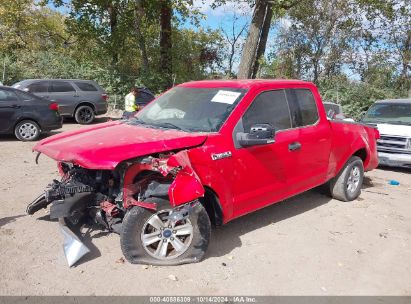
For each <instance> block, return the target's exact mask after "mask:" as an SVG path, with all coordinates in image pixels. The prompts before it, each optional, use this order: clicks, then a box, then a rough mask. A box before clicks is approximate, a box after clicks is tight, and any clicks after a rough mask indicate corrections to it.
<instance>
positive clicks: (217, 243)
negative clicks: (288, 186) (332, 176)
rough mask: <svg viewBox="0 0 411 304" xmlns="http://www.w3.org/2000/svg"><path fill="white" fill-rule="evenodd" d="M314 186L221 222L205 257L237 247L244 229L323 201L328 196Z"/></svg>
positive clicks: (326, 201)
mask: <svg viewBox="0 0 411 304" xmlns="http://www.w3.org/2000/svg"><path fill="white" fill-rule="evenodd" d="M320 192H321V191H320V189H314V190H311V191H308V192H306V193H304V194H300V195H298V196H296V197H293V198H291V199H287V200H285V201H282V202H280V203H277V204H274V205H271V206H268V207H265V208H263V209H261V210H259V211H256V212H253V213H250V214H248V215H245V216H242V217H240V218H238V219H236V220H234V221H232V222H230V223H228V224H226V225H224V226H221V227H217V228H214V229H213V231H212V237H211V241H210V246H209V248H208V253H207V255H206V258H209V257H221V256H224V255H226V254H229V253H230V252H232V251H233V250H234V249H235V248H237V247H241V246H242V242H241V239H240V237H241V236H242V235H244V234H247V233H248V232H251V231H253V230H257V229H259V228H262V227H265V226H268V225H271V224H275V223H278V222H281V221H283V220H286V219H288V218H291V217H294V216H298V215H299V214H302V213H304V212H306V211H308V210H312V209H315V208H317V207H319V206H321V205H324V204H327V203H328V202H329V201H330V200H331V197H329V196H326V195H323V194H321V193H320Z"/></svg>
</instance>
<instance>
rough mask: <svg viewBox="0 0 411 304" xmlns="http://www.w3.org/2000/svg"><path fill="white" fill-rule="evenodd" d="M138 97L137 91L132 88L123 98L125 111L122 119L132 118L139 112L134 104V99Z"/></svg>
mask: <svg viewBox="0 0 411 304" xmlns="http://www.w3.org/2000/svg"><path fill="white" fill-rule="evenodd" d="M137 95H138V89H137V88H136V87H132V88H131V90H130V93H128V94H127V95H126V98H125V111H124V112H123V118H127V119H128V118H130V117H132V116H134V114H136V113H137V111H138V110H139V106H138V104H137V103H136V97H137Z"/></svg>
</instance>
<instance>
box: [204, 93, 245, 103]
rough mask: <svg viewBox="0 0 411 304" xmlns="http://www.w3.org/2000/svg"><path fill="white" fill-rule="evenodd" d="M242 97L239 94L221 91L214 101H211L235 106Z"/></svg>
mask: <svg viewBox="0 0 411 304" xmlns="http://www.w3.org/2000/svg"><path fill="white" fill-rule="evenodd" d="M240 95H241V93H238V92H231V91H224V90H219V91H218V92H217V94H215V95H214V97H213V99H211V101H212V102H221V103H228V104H233V103H234V102H235V101H236V100H237V98H238V96H240Z"/></svg>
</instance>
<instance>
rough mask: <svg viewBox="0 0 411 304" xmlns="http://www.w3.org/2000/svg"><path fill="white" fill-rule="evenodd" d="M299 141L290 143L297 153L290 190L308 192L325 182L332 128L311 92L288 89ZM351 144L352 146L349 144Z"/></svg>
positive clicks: (294, 156)
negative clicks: (320, 112) (320, 111)
mask: <svg viewBox="0 0 411 304" xmlns="http://www.w3.org/2000/svg"><path fill="white" fill-rule="evenodd" d="M286 93H287V100H288V103H289V105H290V112H291V120H292V125H293V130H294V132H295V140H294V141H292V142H290V143H289V150H290V151H292V152H293V162H294V165H293V169H292V172H293V173H292V175H290V185H289V187H290V190H291V189H295V191H294V192H297V191H298V192H301V191H305V190H307V189H309V188H312V187H315V186H317V185H319V184H321V183H323V182H324V181H325V178H326V175H327V170H328V164H329V157H330V149H331V128H330V124H329V121H328V120H327V119H324V120H322V119H321V118H320V114H319V111H318V106H319V105H320V104H321V102H320V101H317V100H316V99H315V97H314V95H313V93H312V91H311V90H310V89H308V88H307V89H305V88H301V89H287V90H286ZM347 144H348V143H347Z"/></svg>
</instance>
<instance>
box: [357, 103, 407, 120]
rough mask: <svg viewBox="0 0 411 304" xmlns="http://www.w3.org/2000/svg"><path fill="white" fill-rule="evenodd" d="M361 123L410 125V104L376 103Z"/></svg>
mask: <svg viewBox="0 0 411 304" xmlns="http://www.w3.org/2000/svg"><path fill="white" fill-rule="evenodd" d="M362 121H363V122H374V123H391V124H398V125H411V104H407V103H376V104H374V105H372V106H371V108H370V109H369V110H368V112H367V113H366V114H365V116H364V118H363V119H362Z"/></svg>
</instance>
